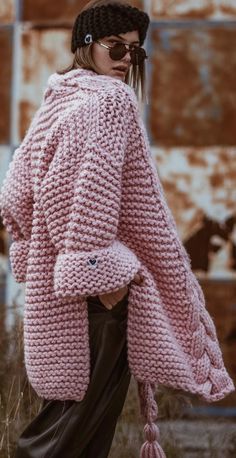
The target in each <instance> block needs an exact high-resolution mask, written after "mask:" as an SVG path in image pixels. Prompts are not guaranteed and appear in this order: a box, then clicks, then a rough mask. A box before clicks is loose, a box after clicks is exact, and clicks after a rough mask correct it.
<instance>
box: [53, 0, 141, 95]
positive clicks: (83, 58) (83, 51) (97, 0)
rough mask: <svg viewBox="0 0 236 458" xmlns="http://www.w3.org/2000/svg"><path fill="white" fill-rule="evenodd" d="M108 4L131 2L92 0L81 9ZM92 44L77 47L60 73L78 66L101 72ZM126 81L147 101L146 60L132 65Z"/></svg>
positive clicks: (127, 4) (128, 4)
mask: <svg viewBox="0 0 236 458" xmlns="http://www.w3.org/2000/svg"><path fill="white" fill-rule="evenodd" d="M108 4H120V5H126V6H130V5H131V4H130V3H128V2H126V1H122V0H91V1H90V2H88V3H87V4H86V5H85V6H84V7H83V8H82V10H81V13H82V12H83V11H86V10H88V9H90V8H94V7H96V6H102V5H108ZM92 45H93V43H89V44H88V45H86V46H82V47H80V48H77V49H76V52H75V54H74V59H73V62H72V64H71V65H69V67H67V68H65V69H64V70H61V71H58V73H59V74H65V73H68V72H69V71H71V70H74V69H76V68H84V69H87V70H93V71H95V72H96V73H99V69H98V68H97V66H96V64H95V62H94V60H93V57H92ZM125 83H126V84H128V85H129V86H131V87H132V88H133V89H134V91H135V93H136V95H137V97H138V98H139V99H140V100H142V101H145V100H146V66H145V61H143V63H142V64H140V65H131V66H130V68H129V71H128V72H127V74H126V77H125Z"/></svg>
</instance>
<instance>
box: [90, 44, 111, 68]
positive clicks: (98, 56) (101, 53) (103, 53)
mask: <svg viewBox="0 0 236 458" xmlns="http://www.w3.org/2000/svg"><path fill="white" fill-rule="evenodd" d="M92 56H93V60H94V62H95V64H96V65H97V67H98V68H107V67H111V66H112V65H113V60H112V59H111V58H110V56H109V51H108V50H107V49H104V48H102V46H99V45H97V44H96V43H95V44H94V46H93V49H92Z"/></svg>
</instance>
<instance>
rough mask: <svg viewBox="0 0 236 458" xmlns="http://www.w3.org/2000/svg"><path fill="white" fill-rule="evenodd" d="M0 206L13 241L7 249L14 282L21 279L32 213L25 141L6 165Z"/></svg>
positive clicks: (24, 274)
mask: <svg viewBox="0 0 236 458" xmlns="http://www.w3.org/2000/svg"><path fill="white" fill-rule="evenodd" d="M0 205H1V217H2V220H3V224H4V226H5V227H6V229H7V231H8V232H9V234H10V235H11V237H12V241H13V242H12V244H11V246H10V252H9V256H10V263H11V268H12V273H13V275H14V277H15V279H16V281H18V282H24V281H25V276H26V269H27V258H28V251H29V243H30V235H31V227H32V212H33V191H32V182H31V170H30V152H29V148H28V145H27V142H25V141H24V142H23V143H22V145H21V146H20V147H19V148H17V149H16V151H15V153H14V155H13V159H12V161H11V163H10V165H9V169H8V171H7V174H6V177H5V179H4V181H3V185H2V188H1V194H0Z"/></svg>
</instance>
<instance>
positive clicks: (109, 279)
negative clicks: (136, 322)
mask: <svg viewBox="0 0 236 458" xmlns="http://www.w3.org/2000/svg"><path fill="white" fill-rule="evenodd" d="M126 113H127V108H126V106H125V100H123V99H122V98H120V97H119V96H117V95H116V96H113V97H111V96H109V95H107V97H106V98H105V99H103V100H100V99H99V96H97V97H94V98H93V100H92V101H91V103H90V108H89V112H88V113H87V115H86V116H87V118H86V120H85V122H86V123H87V124H88V126H86V128H87V138H86V141H85V142H84V144H82V145H81V143H80V141H79V140H80V138H81V136H83V133H82V124H83V123H82V121H81V123H80V124H79V123H78V114H77V113H74V114H73V116H71V117H70V118H69V119H68V120H67V121H66V122H65V123H64V125H63V129H61V130H60V138H59V140H58V139H57V151H56V153H55V154H54V159H53V162H54V165H53V164H51V165H50V168H49V170H48V173H47V174H46V176H45V178H44V181H43V183H42V188H41V203H42V206H43V210H44V216H45V218H46V222H47V227H48V231H49V234H50V237H51V240H52V241H53V243H54V245H55V247H56V249H57V251H58V254H57V258H56V263H55V269H54V288H55V293H56V295H57V296H58V297H67V296H70V297H71V296H87V295H98V294H102V293H106V292H111V291H115V290H117V289H119V288H120V287H122V286H124V285H126V284H128V283H129V282H130V281H131V280H132V279H133V277H134V275H135V273H136V272H137V271H138V270H139V267H140V263H139V261H138V259H137V257H136V256H135V254H134V253H133V252H132V251H131V250H130V249H129V248H128V247H127V246H125V245H124V244H123V243H121V242H120V241H119V240H118V239H117V226H118V221H119V210H120V200H121V190H122V167H123V162H124V156H125V150H126V143H127V129H126V123H127V122H128V119H127V116H125V114H126ZM65 151H66V156H65V155H64V159H63V161H62V159H61V158H62V155H63V152H65ZM56 157H57V158H58V159H56ZM57 161H58V162H57ZM62 162H63V164H64V165H63V169H64V172H63V173H64V174H65V178H64V182H65V184H63V187H62V188H60V193H59V194H58V195H57V190H56V189H55V186H54V181H55V180H56V179H57V177H56V176H55V173H58V170H59V168H60V167H61V164H62ZM56 163H57V164H58V166H56ZM59 164H60V165H59ZM66 170H67V171H68V170H69V174H67V172H65V171H66ZM71 180H73V187H72V188H71ZM71 189H72V191H71ZM70 193H71V194H72V198H71V199H70ZM59 208H61V209H62V210H61V213H60V211H59V212H58V210H59ZM59 214H61V215H64V219H66V218H67V223H66V227H65V226H64V229H63V224H62V225H61V226H60V224H58V221H56V219H55V215H59ZM61 221H62V220H61Z"/></svg>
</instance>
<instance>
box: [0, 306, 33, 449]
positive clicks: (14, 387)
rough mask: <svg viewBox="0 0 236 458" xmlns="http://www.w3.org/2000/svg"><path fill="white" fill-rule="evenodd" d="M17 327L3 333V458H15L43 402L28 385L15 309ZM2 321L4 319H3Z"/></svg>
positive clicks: (0, 439) (0, 431)
mask: <svg viewBox="0 0 236 458" xmlns="http://www.w3.org/2000/svg"><path fill="white" fill-rule="evenodd" d="M11 312H13V313H14V318H15V322H14V326H13V327H12V328H11V329H10V330H7V329H3V334H2V336H1V348H2V353H1V360H0V379H1V384H0V457H1V458H12V456H13V453H14V449H15V446H16V442H17V438H18V436H19V435H20V433H21V432H22V431H23V429H24V428H25V427H26V426H27V424H28V423H29V422H30V421H31V420H32V419H33V418H34V416H35V415H36V414H37V412H38V411H39V408H40V404H41V401H40V400H39V398H38V397H37V395H36V394H35V393H34V391H33V389H32V388H31V386H30V385H29V383H28V380H27V377H26V372H25V368H24V362H23V358H24V357H23V330H22V318H21V317H20V316H19V315H18V314H17V312H16V306H15V305H13V306H12V310H11ZM2 319H3V317H2Z"/></svg>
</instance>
